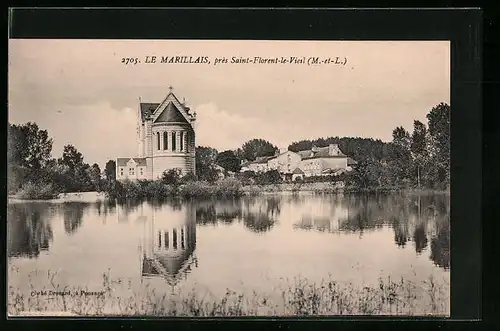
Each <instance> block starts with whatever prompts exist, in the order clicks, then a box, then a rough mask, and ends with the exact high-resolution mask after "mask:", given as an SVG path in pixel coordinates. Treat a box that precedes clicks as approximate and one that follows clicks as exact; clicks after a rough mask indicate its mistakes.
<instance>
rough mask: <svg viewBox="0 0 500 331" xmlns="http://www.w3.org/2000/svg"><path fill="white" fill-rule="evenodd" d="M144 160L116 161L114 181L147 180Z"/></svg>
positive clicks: (118, 159) (123, 158)
mask: <svg viewBox="0 0 500 331" xmlns="http://www.w3.org/2000/svg"><path fill="white" fill-rule="evenodd" d="M146 169H147V164H146V158H138V157H136V158H125V157H120V158H117V159H116V179H117V180H122V181H123V180H126V179H128V180H132V181H133V180H139V179H148V175H147V173H146Z"/></svg>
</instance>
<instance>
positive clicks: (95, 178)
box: [90, 163, 101, 191]
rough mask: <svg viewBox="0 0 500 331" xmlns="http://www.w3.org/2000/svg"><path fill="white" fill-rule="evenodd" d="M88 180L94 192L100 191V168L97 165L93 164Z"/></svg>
mask: <svg viewBox="0 0 500 331" xmlns="http://www.w3.org/2000/svg"><path fill="white" fill-rule="evenodd" d="M90 180H91V181H92V184H93V186H94V188H95V190H96V191H100V189H101V168H100V167H99V165H98V164H97V163H94V164H93V165H92V167H90Z"/></svg>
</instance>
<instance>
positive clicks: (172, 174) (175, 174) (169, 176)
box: [161, 169, 181, 186]
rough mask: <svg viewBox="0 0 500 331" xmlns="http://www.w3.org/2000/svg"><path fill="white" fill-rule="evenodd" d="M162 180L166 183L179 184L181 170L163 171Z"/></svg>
mask: <svg viewBox="0 0 500 331" xmlns="http://www.w3.org/2000/svg"><path fill="white" fill-rule="evenodd" d="M161 181H162V182H163V183H164V184H166V185H172V186H178V185H180V182H181V170H180V169H169V170H166V171H164V172H163V174H162V177H161Z"/></svg>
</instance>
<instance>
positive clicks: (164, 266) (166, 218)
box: [117, 200, 198, 286]
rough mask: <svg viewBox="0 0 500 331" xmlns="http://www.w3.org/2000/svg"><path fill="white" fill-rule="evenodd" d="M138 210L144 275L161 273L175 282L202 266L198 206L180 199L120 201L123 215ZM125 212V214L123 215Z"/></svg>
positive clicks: (162, 276)
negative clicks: (197, 219)
mask: <svg viewBox="0 0 500 331" xmlns="http://www.w3.org/2000/svg"><path fill="white" fill-rule="evenodd" d="M132 214H134V217H135V220H136V222H138V223H142V229H143V231H142V234H141V238H142V239H141V240H142V244H141V265H140V270H141V276H142V279H144V278H151V277H161V278H163V279H165V280H166V282H167V283H168V284H169V285H171V286H175V285H177V284H178V283H179V281H181V280H182V279H186V278H187V276H188V274H189V273H190V272H191V269H192V268H193V266H194V267H197V266H198V260H197V258H196V255H195V249H196V207H195V206H194V205H193V203H191V202H187V203H185V204H181V203H180V202H179V201H177V200H169V201H164V202H157V201H156V202H152V201H151V202H143V203H141V204H140V205H130V204H127V203H125V204H119V205H118V207H117V216H118V218H119V219H120V217H122V219H123V218H124V217H127V220H128V219H129V216H131V215H132ZM119 215H121V216H119Z"/></svg>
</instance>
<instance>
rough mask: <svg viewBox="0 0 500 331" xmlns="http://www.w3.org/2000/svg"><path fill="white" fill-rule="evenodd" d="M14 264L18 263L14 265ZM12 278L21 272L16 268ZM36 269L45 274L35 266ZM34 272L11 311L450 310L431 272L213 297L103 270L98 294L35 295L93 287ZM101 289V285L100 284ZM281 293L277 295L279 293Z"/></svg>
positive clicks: (14, 291)
mask: <svg viewBox="0 0 500 331" xmlns="http://www.w3.org/2000/svg"><path fill="white" fill-rule="evenodd" d="M11 269H13V268H11ZM16 272H18V271H16V270H11V271H10V272H9V278H11V277H15V276H16V275H12V274H11V273H16ZM33 273H41V272H39V271H34V272H33ZM32 277H34V274H33V275H29V276H28V290H26V289H25V290H24V292H23V291H22V290H21V289H19V288H15V287H14V286H12V285H9V290H8V313H9V315H11V316H12V315H14V316H15V315H19V314H21V313H22V312H26V311H28V312H32V313H33V312H41V313H43V312H47V311H58V312H60V311H64V312H71V313H74V314H77V315H84V316H103V315H106V316H110V315H117V316H118V315H120V316H184V317H211V316H212V317H214V316H219V317H221V316H222V317H224V316H256V315H258V316H310V315H403V316H408V315H410V316H411V315H433V316H436V315H441V316H448V315H449V304H450V302H449V283H448V282H447V281H444V282H437V279H435V278H434V277H432V276H430V277H429V278H428V279H427V280H425V281H423V282H421V283H418V284H417V283H414V282H412V281H409V280H405V279H403V278H401V279H399V280H392V279H391V278H389V277H388V278H379V281H378V284H376V285H374V286H361V287H358V286H354V285H353V284H351V283H349V284H340V283H337V282H335V281H333V280H331V279H325V280H324V281H322V282H321V283H319V284H316V283H314V282H311V281H309V280H307V279H305V278H302V277H299V278H295V279H293V280H292V281H290V280H281V285H280V287H279V288H278V289H276V293H274V296H273V297H274V298H280V299H279V300H277V299H275V300H274V301H273V300H272V299H271V297H270V296H269V295H267V296H266V295H265V294H259V293H256V292H253V294H252V295H248V294H244V293H237V292H235V291H232V290H231V289H227V291H226V293H225V294H224V295H222V296H221V297H218V298H216V297H211V298H207V297H206V296H202V295H201V294H200V293H198V292H196V291H194V290H193V291H191V292H189V293H180V292H179V291H177V290H174V291H172V292H171V291H170V289H169V287H168V286H167V288H168V289H167V290H166V291H162V292H158V291H157V289H155V288H153V287H151V286H149V284H148V283H145V284H137V283H136V282H134V281H132V280H131V279H128V280H127V279H123V278H111V276H110V272H109V271H107V272H105V273H103V278H102V284H101V289H100V290H99V291H103V294H102V295H100V296H98V295H75V296H71V295H69V296H68V295H67V296H63V295H57V296H50V295H32V293H33V292H32V291H43V290H45V291H47V292H48V291H60V292H62V291H68V290H69V291H71V293H73V292H74V291H78V292H79V293H80V291H82V290H84V291H88V289H87V288H70V287H62V286H61V285H59V284H58V282H57V273H56V272H51V271H48V272H47V273H46V281H45V283H46V284H48V286H46V287H44V288H35V286H34V284H33V278H32ZM94 291H95V289H94ZM276 294H277V295H276Z"/></svg>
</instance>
